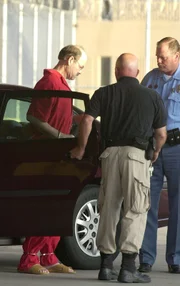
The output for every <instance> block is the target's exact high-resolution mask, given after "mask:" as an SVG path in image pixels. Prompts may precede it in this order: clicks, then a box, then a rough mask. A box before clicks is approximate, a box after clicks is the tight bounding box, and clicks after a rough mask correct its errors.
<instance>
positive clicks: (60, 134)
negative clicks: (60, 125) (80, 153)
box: [58, 132, 74, 139]
mask: <svg viewBox="0 0 180 286" xmlns="http://www.w3.org/2000/svg"><path fill="white" fill-rule="evenodd" d="M58 138H60V139H61V138H74V135H72V134H65V133H62V132H59V137H58Z"/></svg>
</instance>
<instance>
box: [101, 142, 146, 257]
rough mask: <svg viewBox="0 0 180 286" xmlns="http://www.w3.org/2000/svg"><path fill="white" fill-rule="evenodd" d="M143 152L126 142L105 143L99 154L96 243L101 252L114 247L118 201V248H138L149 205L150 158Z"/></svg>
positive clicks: (130, 249) (110, 250) (114, 249)
mask: <svg viewBox="0 0 180 286" xmlns="http://www.w3.org/2000/svg"><path fill="white" fill-rule="evenodd" d="M144 153H145V151H143V150H140V149H137V148H135V147H130V146H125V147H108V148H107V149H106V150H105V151H104V152H103V153H102V154H101V156H100V159H101V161H102V180H101V187H100V192H99V198H98V207H99V210H100V221H99V227H98V234H97V247H98V249H99V250H100V251H101V252H103V253H107V254H111V253H114V252H115V251H116V242H115V237H116V226H117V223H118V222H119V218H120V211H121V205H122V203H123V211H122V213H121V233H120V238H119V243H118V248H119V249H120V251H121V252H124V253H131V252H132V253H138V252H139V249H140V247H141V244H142V240H143V236H144V231H145V227H146V219H147V211H148V209H149V207H150V172H149V165H150V161H147V160H146V159H145V157H144Z"/></svg>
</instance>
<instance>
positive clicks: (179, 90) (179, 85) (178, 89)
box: [176, 84, 180, 93]
mask: <svg viewBox="0 0 180 286" xmlns="http://www.w3.org/2000/svg"><path fill="white" fill-rule="evenodd" d="M176 91H177V92H178V93H180V84H178V85H177V86H176Z"/></svg>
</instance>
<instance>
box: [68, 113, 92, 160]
mask: <svg viewBox="0 0 180 286" xmlns="http://www.w3.org/2000/svg"><path fill="white" fill-rule="evenodd" d="M93 121H94V117H92V116H91V115H88V114H85V115H84V117H83V119H82V121H81V123H80V127H79V136H78V145H77V147H76V148H74V149H72V150H71V158H76V159H78V160H81V159H82V157H83V155H84V152H85V148H86V145H87V141H88V138H89V134H90V133H91V130H92V123H93Z"/></svg>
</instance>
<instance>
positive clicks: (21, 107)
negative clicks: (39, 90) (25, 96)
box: [3, 99, 30, 122]
mask: <svg viewBox="0 0 180 286" xmlns="http://www.w3.org/2000/svg"><path fill="white" fill-rule="evenodd" d="M29 105H30V102H27V101H22V100H18V99H9V101H8V102H7V105H6V110H5V114H4V117H3V120H15V121H17V122H28V121H27V119H26V113H27V110H28V108H29Z"/></svg>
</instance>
